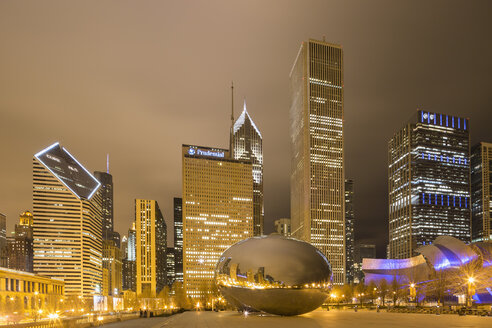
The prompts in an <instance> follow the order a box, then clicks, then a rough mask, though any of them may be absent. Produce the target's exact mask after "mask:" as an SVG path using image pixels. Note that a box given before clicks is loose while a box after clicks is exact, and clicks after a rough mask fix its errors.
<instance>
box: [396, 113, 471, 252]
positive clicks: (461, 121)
mask: <svg viewBox="0 0 492 328" xmlns="http://www.w3.org/2000/svg"><path fill="white" fill-rule="evenodd" d="M388 188H389V190H388V192H389V245H390V257H391V258H394V259H404V258H409V257H412V256H415V255H416V249H417V248H418V247H420V246H424V245H428V244H430V243H432V241H433V240H434V239H436V238H437V237H438V236H440V235H448V236H453V237H456V238H458V239H460V240H462V241H464V242H469V241H470V221H471V210H470V208H471V201H470V134H469V122H468V119H466V118H461V117H456V116H451V115H446V114H439V113H432V112H427V111H423V110H418V111H417V115H416V117H414V118H413V119H412V121H410V122H409V123H408V124H406V125H405V126H404V127H403V128H402V129H401V130H400V131H398V132H397V133H396V134H395V135H394V136H393V138H392V139H391V140H390V141H389V144H388Z"/></svg>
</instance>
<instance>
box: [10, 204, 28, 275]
mask: <svg viewBox="0 0 492 328" xmlns="http://www.w3.org/2000/svg"><path fill="white" fill-rule="evenodd" d="M32 225H33V217H32V213H31V212H28V211H25V212H23V213H21V215H20V216H19V224H16V225H15V234H14V236H13V237H12V240H11V242H10V243H9V247H8V251H7V254H8V263H9V268H10V269H13V270H19V271H25V272H33V236H32V233H33V228H32Z"/></svg>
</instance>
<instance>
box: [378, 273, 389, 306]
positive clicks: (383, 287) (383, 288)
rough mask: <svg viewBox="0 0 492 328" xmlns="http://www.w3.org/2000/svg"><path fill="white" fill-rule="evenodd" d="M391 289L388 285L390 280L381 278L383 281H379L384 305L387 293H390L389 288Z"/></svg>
mask: <svg viewBox="0 0 492 328" xmlns="http://www.w3.org/2000/svg"><path fill="white" fill-rule="evenodd" d="M388 289H389V286H388V282H387V281H386V279H384V278H383V279H381V281H380V282H379V296H380V297H381V301H382V302H383V306H384V302H385V299H386V295H388V291H389V290H388Z"/></svg>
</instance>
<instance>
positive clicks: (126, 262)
mask: <svg viewBox="0 0 492 328" xmlns="http://www.w3.org/2000/svg"><path fill="white" fill-rule="evenodd" d="M136 242H137V232H136V229H135V222H133V225H132V227H131V228H130V229H128V237H127V239H126V250H125V251H124V252H125V254H126V256H125V258H124V259H123V289H124V290H133V291H136V290H137V282H136V279H137V267H136V263H137V262H136V261H137V255H136V247H137V246H136Z"/></svg>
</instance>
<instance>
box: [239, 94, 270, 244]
mask: <svg viewBox="0 0 492 328" xmlns="http://www.w3.org/2000/svg"><path fill="white" fill-rule="evenodd" d="M231 140H232V157H233V158H234V159H237V160H246V161H251V163H252V165H253V224H254V232H253V233H254V235H255V236H261V235H262V234H263V218H264V207H263V141H262V137H261V133H260V130H259V129H258V128H257V127H256V125H255V123H254V122H253V120H252V119H251V116H249V113H248V111H247V109H246V100H245V101H244V106H243V111H242V113H241V115H239V118H238V119H237V120H236V122H235V123H234V126H233V128H232V137H231Z"/></svg>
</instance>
